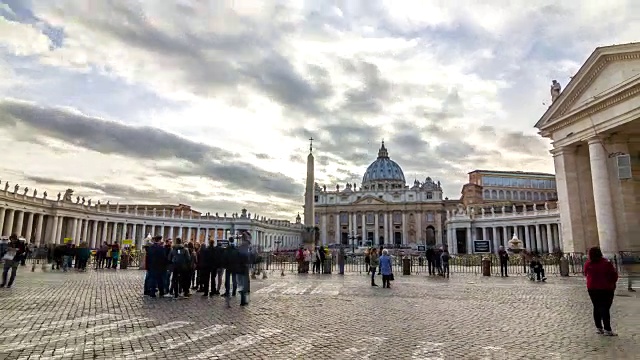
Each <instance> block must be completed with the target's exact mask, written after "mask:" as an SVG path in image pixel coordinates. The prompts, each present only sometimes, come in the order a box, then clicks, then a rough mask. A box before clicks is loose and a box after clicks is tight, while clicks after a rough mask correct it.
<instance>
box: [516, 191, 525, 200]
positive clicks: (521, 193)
mask: <svg viewBox="0 0 640 360" xmlns="http://www.w3.org/2000/svg"><path fill="white" fill-rule="evenodd" d="M526 199H527V198H526V197H525V196H524V191H520V195H519V196H518V200H526Z"/></svg>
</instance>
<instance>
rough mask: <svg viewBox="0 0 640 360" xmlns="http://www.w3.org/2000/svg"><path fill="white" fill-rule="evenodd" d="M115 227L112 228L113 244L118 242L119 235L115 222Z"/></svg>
mask: <svg viewBox="0 0 640 360" xmlns="http://www.w3.org/2000/svg"><path fill="white" fill-rule="evenodd" d="M112 224H113V226H112V228H111V244H113V243H115V242H116V236H117V235H118V223H117V222H113V223H112Z"/></svg>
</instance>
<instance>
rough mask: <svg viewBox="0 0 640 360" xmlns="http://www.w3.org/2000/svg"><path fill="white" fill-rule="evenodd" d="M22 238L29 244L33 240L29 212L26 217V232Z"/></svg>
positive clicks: (31, 214)
mask: <svg viewBox="0 0 640 360" xmlns="http://www.w3.org/2000/svg"><path fill="white" fill-rule="evenodd" d="M3 220H4V219H3ZM24 238H25V239H27V243H30V242H31V239H32V238H33V213H32V212H30V213H29V215H28V216H27V231H26V233H25V234H24Z"/></svg>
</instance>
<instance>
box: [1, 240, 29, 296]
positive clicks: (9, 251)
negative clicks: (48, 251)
mask: <svg viewBox="0 0 640 360" xmlns="http://www.w3.org/2000/svg"><path fill="white" fill-rule="evenodd" d="M25 254H26V249H25V247H24V246H22V245H21V244H20V240H18V236H17V235H16V234H13V235H11V236H10V237H9V243H8V244H7V246H6V250H5V253H4V254H3V255H2V259H3V260H4V266H3V269H2V284H0V288H3V287H5V286H6V287H7V289H9V288H11V286H13V282H14V281H15V279H16V274H17V272H18V265H19V264H20V261H21V260H22V257H23V256H25ZM9 270H11V275H10V276H9ZM7 276H9V279H8V280H9V281H8V282H7Z"/></svg>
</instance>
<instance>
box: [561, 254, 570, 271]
mask: <svg viewBox="0 0 640 360" xmlns="http://www.w3.org/2000/svg"><path fill="white" fill-rule="evenodd" d="M560 276H569V260H568V259H567V258H566V257H564V256H562V257H561V258H560Z"/></svg>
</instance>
